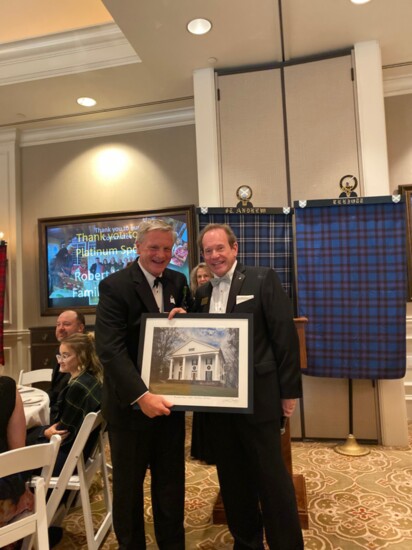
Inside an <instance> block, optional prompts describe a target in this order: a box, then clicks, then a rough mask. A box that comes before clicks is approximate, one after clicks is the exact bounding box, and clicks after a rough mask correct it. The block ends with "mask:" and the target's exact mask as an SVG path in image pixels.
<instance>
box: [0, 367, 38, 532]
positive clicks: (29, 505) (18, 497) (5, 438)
mask: <svg viewBox="0 0 412 550" xmlns="http://www.w3.org/2000/svg"><path fill="white" fill-rule="evenodd" d="M25 438H26V419H25V417H24V409H23V402H22V400H21V397H20V394H19V392H18V391H17V387H16V382H15V381H14V380H13V379H12V378H9V377H8V376H0V453H4V452H6V451H11V450H13V449H19V448H20V447H24V445H25ZM33 506H34V498H33V494H32V492H31V491H30V490H29V489H26V485H25V476H24V475H21V474H16V475H13V476H7V477H3V478H0V527H2V526H3V525H5V524H7V523H9V522H11V521H12V520H13V519H15V518H16V517H17V516H19V515H20V514H21V513H22V512H25V511H32V510H33Z"/></svg>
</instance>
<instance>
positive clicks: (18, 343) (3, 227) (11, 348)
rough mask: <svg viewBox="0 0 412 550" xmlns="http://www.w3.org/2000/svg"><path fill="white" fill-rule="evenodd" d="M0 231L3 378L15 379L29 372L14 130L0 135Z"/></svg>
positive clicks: (17, 140)
mask: <svg viewBox="0 0 412 550" xmlns="http://www.w3.org/2000/svg"><path fill="white" fill-rule="evenodd" d="M0 194H1V201H0V231H2V232H3V233H4V240H5V241H6V242H7V273H6V301H5V310H4V347H5V349H4V351H5V363H6V364H5V367H4V369H3V372H4V374H8V375H9V376H12V377H13V378H15V379H16V378H17V376H18V373H19V370H20V369H21V368H25V369H26V370H27V369H28V368H29V361H28V359H29V358H28V356H27V351H26V352H24V351H23V350H24V347H23V344H24V342H23V339H24V337H25V336H26V337H27V334H26V335H25V334H23V279H22V266H23V261H22V243H21V240H22V235H21V185H20V147H19V134H18V132H17V130H15V129H13V130H5V131H0Z"/></svg>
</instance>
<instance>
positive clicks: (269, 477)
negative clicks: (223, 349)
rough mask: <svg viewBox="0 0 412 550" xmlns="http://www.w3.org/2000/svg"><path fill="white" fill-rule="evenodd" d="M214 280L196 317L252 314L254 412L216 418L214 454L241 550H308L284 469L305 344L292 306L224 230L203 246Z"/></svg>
mask: <svg viewBox="0 0 412 550" xmlns="http://www.w3.org/2000/svg"><path fill="white" fill-rule="evenodd" d="M198 243H199V246H200V249H201V251H202V254H203V256H204V259H205V262H206V263H207V265H208V266H209V267H210V269H211V271H212V273H213V274H214V279H212V280H211V281H210V282H209V283H206V284H205V285H203V286H201V287H199V289H198V290H197V292H196V299H195V305H194V311H196V312H210V313H225V312H226V313H252V314H253V365H250V368H252V369H253V384H254V387H253V394H254V402H253V407H254V409H253V414H235V413H210V414H208V415H207V421H208V427H209V429H210V430H211V434H212V441H213V449H212V451H213V454H214V458H215V460H216V466H217V471H218V476H219V483H220V488H221V494H222V498H223V504H224V506H225V511H226V517H227V520H228V526H229V529H230V531H231V533H232V535H233V537H234V539H235V543H234V548H235V549H236V550H246V549H253V550H257V549H259V550H263V531H264V532H265V535H266V541H267V544H268V545H269V548H270V549H272V550H275V549H276V550H299V549H301V548H303V540H302V533H301V529H300V525H299V517H298V512H297V504H296V498H295V492H294V487H293V482H292V480H291V478H290V476H289V474H288V472H287V470H286V467H285V465H284V463H283V459H282V454H281V440H280V437H281V436H280V424H281V418H282V416H286V417H289V416H291V414H292V413H293V410H294V408H295V405H296V398H298V397H300V396H301V391H302V389H301V373H300V362H299V340H298V335H297V332H296V329H295V325H294V321H293V314H292V308H291V304H290V300H289V298H288V296H287V295H286V293H285V292H284V291H283V289H282V286H281V283H280V281H279V279H278V277H277V275H276V273H275V272H274V271H273V270H272V269H268V268H260V267H245V266H242V265H241V264H240V263H238V262H237V252H238V243H237V241H236V236H235V235H234V233H233V231H232V229H231V228H230V227H229V226H228V225H225V224H209V225H208V226H206V227H205V228H204V229H203V231H202V232H201V234H200V235H199V240H198Z"/></svg>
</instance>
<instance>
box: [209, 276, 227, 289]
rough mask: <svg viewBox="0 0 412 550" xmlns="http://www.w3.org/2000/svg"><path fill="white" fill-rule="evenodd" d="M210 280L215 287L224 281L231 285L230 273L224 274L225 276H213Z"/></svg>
mask: <svg viewBox="0 0 412 550" xmlns="http://www.w3.org/2000/svg"><path fill="white" fill-rule="evenodd" d="M210 282H211V283H212V286H213V287H215V286H218V285H220V283H223V282H225V283H227V284H228V285H230V277H229V275H228V274H226V275H223V277H213V278H212V279H210Z"/></svg>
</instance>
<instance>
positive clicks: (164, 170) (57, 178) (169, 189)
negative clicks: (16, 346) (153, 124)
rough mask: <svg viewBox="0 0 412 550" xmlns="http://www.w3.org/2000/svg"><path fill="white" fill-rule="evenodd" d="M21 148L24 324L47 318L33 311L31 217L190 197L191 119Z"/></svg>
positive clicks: (194, 197)
mask: <svg viewBox="0 0 412 550" xmlns="http://www.w3.org/2000/svg"><path fill="white" fill-rule="evenodd" d="M21 156H22V158H21V166H22V197H23V198H22V233H23V239H22V246H23V258H24V261H23V288H24V299H23V304H24V305H23V316H24V321H23V326H24V327H25V328H27V327H30V326H36V325H37V326H38V325H50V324H54V321H55V319H54V317H40V304H39V269H38V263H39V262H38V235H37V220H38V218H47V217H54V216H67V215H78V214H79V215H80V214H92V213H104V212H117V211H133V210H135V211H141V210H151V209H159V208H168V207H170V206H179V205H187V204H197V202H198V191H197V171H196V148H195V129H194V126H193V125H189V126H180V127H175V128H167V129H161V130H154V131H147V132H139V133H134V134H125V135H121V136H116V137H106V138H99V139H87V140H83V141H69V142H64V143H54V144H49V145H39V146H33V147H25V148H23V149H22V155H21ZM105 163H106V164H105ZM93 320H94V318H93V317H92V316H91V317H89V318H88V322H93Z"/></svg>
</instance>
